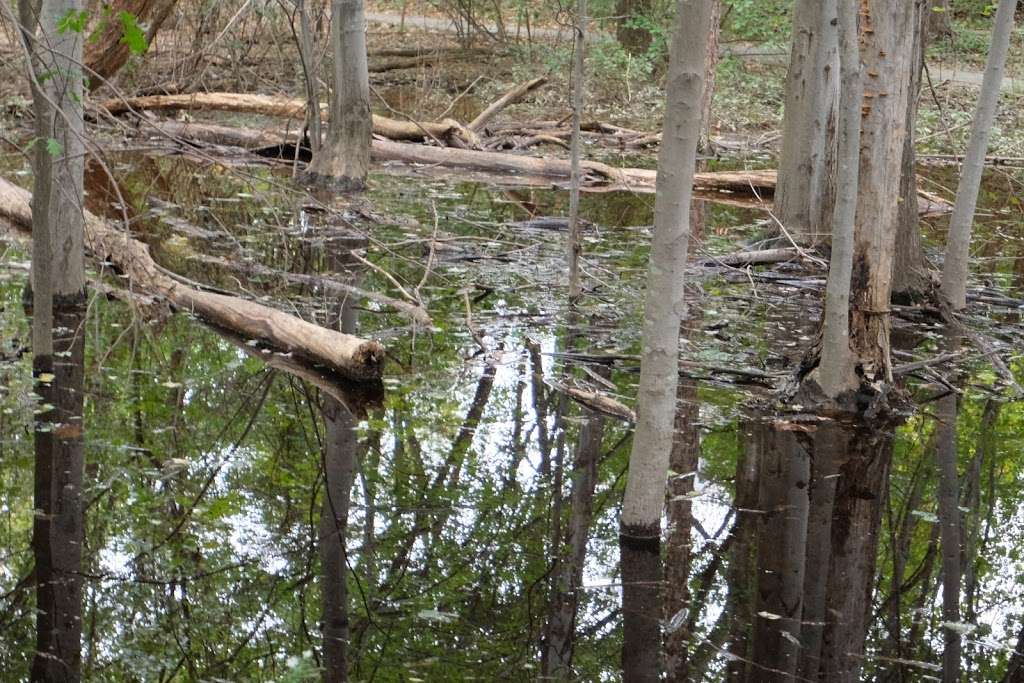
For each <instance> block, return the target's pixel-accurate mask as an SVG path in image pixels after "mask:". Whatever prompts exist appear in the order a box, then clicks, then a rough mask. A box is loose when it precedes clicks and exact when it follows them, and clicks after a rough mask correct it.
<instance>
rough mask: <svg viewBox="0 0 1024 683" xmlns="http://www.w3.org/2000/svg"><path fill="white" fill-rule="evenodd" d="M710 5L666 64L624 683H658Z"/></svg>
mask: <svg viewBox="0 0 1024 683" xmlns="http://www.w3.org/2000/svg"><path fill="white" fill-rule="evenodd" d="M710 20H711V1H710V0H680V2H679V5H678V11H677V19H676V27H675V32H674V35H673V38H672V46H671V53H670V58H669V60H670V61H669V72H668V92H667V105H666V112H665V124H664V134H663V137H662V143H661V149H660V151H659V154H658V168H659V173H658V180H657V193H656V197H655V210H654V213H655V219H654V223H655V227H654V238H653V242H652V245H651V261H650V268H649V271H648V276H647V294H646V302H645V306H644V328H643V351H642V357H641V365H640V385H639V391H638V397H637V425H636V430H635V432H634V436H633V447H632V450H631V452H630V461H629V474H628V479H627V482H626V493H625V497H624V499H623V507H622V517H621V520H620V530H619V543H620V550H621V566H622V583H623V633H624V640H623V650H622V654H623V662H622V663H623V671H624V677H625V680H627V681H655V680H657V679H658V676H659V672H658V670H659V666H658V653H659V651H660V645H661V642H660V624H659V620H660V618H661V612H662V610H661V605H660V599H659V597H660V596H659V592H660V581H661V557H660V545H661V513H662V510H663V508H664V501H665V484H666V479H667V475H668V463H669V454H670V451H671V448H672V432H673V422H674V419H675V412H676V411H675V402H676V400H675V399H676V387H677V384H678V379H679V324H680V322H681V320H682V316H683V314H684V300H683V284H684V283H683V280H684V278H683V274H684V272H685V268H686V257H687V247H688V239H689V211H690V199H691V195H692V186H693V174H694V168H695V165H696V154H697V142H698V139H699V137H700V106H699V105H700V102H701V100H702V96H703V88H704V83H703V81H704V41H705V40H706V39H707V35H708V32H709V29H710Z"/></svg>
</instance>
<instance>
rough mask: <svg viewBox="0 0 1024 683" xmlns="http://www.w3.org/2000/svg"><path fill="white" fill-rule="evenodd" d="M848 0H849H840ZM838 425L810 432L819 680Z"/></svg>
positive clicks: (809, 627)
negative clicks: (813, 432) (812, 445)
mask: <svg viewBox="0 0 1024 683" xmlns="http://www.w3.org/2000/svg"><path fill="white" fill-rule="evenodd" d="M839 1H840V2H846V0H839ZM836 430H837V427H836V426H835V425H830V424H826V425H822V427H821V429H820V430H819V431H818V432H817V433H815V434H813V435H811V437H810V438H811V439H812V440H813V443H814V447H813V448H812V453H813V459H812V460H811V468H812V476H811V487H810V492H809V496H810V507H809V510H808V521H807V569H806V572H805V573H804V609H803V617H802V621H803V624H802V628H801V632H800V643H801V650H800V667H799V669H798V671H799V675H800V677H801V678H802V679H805V680H812V681H813V680H817V676H818V671H819V669H820V668H821V645H822V641H823V639H824V635H825V623H826V621H827V620H828V618H829V614H828V611H827V609H826V598H827V594H828V576H829V567H831V565H832V515H833V512H834V511H835V502H836V480H837V479H838V475H839V472H838V468H837V467H836V462H835V454H834V452H833V451H832V448H831V446H832V445H833V444H835V443H836V442H837V439H838V436H837V435H836V434H835V431H836Z"/></svg>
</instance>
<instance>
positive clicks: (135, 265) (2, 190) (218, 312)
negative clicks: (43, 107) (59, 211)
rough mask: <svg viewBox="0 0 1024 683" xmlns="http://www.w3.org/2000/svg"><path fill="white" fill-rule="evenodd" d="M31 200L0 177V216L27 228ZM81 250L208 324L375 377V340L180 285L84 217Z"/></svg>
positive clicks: (145, 252)
mask: <svg viewBox="0 0 1024 683" xmlns="http://www.w3.org/2000/svg"><path fill="white" fill-rule="evenodd" d="M31 198H32V195H31V194H30V193H29V192H28V191H27V190H23V189H21V188H20V187H17V186H16V185H13V184H12V183H10V182H8V181H7V180H4V179H2V178H0V217H3V218H6V219H7V220H9V221H10V222H12V223H14V224H16V225H19V226H21V227H22V228H28V229H30V226H31V225H32V210H31V208H30V201H31ZM85 248H86V250H87V251H88V252H89V253H91V254H92V256H93V257H94V258H96V259H98V260H100V261H107V262H110V263H111V264H113V265H114V267H115V268H116V269H117V270H118V271H119V272H120V273H121V275H123V276H124V277H126V278H127V280H128V283H129V286H130V287H131V288H132V289H135V290H141V291H144V292H146V293H147V294H151V295H157V296H160V297H163V298H164V299H166V300H167V301H168V302H169V303H170V304H171V305H172V306H173V307H175V308H176V309H179V310H183V311H188V312H191V313H194V314H196V315H197V316H199V317H200V318H202V319H203V320H205V321H207V322H209V323H211V324H213V325H217V326H219V327H223V328H224V329H227V330H230V331H232V332H235V333H236V334H240V335H242V336H244V337H246V338H247V339H257V340H263V341H266V342H267V343H268V344H269V345H271V346H274V347H276V348H278V349H281V350H282V351H285V352H288V353H295V354H296V355H299V356H302V357H304V358H306V359H307V360H309V361H312V362H313V363H317V364H320V365H324V366H326V367H328V368H330V369H332V370H334V371H336V372H338V373H340V374H342V375H344V376H345V377H349V378H351V379H355V380H366V379H375V378H378V377H380V375H381V370H382V368H383V365H384V347H383V346H382V345H381V344H380V342H377V341H367V340H365V339H360V338H359V337H355V336H353V335H350V334H343V333H341V332H336V331H334V330H329V329H327V328H324V327H320V326H319V325H315V324H313V323H310V322H307V321H305V320H302V319H300V318H296V317H295V316H293V315H289V314H287V313H284V312H282V311H278V310H277V309H274V308H270V307H268V306H264V305H262V304H258V303H256V302H254V301H247V300H245V299H241V298H239V297H235V296H228V295H224V294H215V293H213V292H207V291H203V290H200V289H197V288H195V287H191V286H189V285H186V284H183V283H181V282H179V281H178V280H176V279H175V278H174V277H172V275H171V274H169V273H168V272H167V271H166V270H165V269H163V268H162V267H160V265H159V264H157V263H156V262H155V261H154V260H153V257H152V256H150V254H149V247H147V246H146V245H145V244H143V243H142V242H140V241H138V240H136V239H134V238H132V237H131V236H129V235H128V233H126V232H123V231H121V230H118V229H116V228H114V227H113V226H112V225H110V224H108V223H107V222H106V221H104V220H103V219H102V218H98V217H97V216H94V215H92V214H89V213H86V215H85Z"/></svg>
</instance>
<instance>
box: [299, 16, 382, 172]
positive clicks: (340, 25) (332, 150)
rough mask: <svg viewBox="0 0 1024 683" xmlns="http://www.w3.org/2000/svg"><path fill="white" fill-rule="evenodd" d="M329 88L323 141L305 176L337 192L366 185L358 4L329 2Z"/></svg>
mask: <svg viewBox="0 0 1024 683" xmlns="http://www.w3.org/2000/svg"><path fill="white" fill-rule="evenodd" d="M331 52H332V54H333V55H334V70H333V72H332V75H333V88H332V89H331V106H330V114H329V124H328V126H329V127H328V130H327V140H326V141H325V143H324V146H323V147H322V148H321V150H320V154H319V155H317V156H315V157H314V158H313V162H312V164H310V167H309V172H308V176H309V179H310V180H311V181H313V182H316V183H321V184H327V185H330V186H332V187H336V188H338V189H342V190H361V189H363V188H364V187H366V175H367V173H369V170H370V135H371V131H372V130H373V119H372V116H371V115H370V80H369V73H368V70H367V64H366V19H365V16H364V11H363V0H332V2H331Z"/></svg>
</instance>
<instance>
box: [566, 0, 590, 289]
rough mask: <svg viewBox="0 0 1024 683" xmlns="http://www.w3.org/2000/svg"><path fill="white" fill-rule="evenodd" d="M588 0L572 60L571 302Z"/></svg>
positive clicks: (583, 1)
mask: <svg viewBox="0 0 1024 683" xmlns="http://www.w3.org/2000/svg"><path fill="white" fill-rule="evenodd" d="M586 31H587V0H578V2H577V4H576V30H575V36H576V39H575V41H574V43H573V48H574V49H573V60H572V144H571V149H570V157H571V164H572V168H571V170H570V180H569V183H570V187H569V237H568V249H569V303H570V304H575V302H576V301H577V299H579V297H580V255H581V253H582V245H581V244H580V119H581V118H582V116H583V97H584V92H585V88H586V79H585V77H584V73H583V67H584V64H583V58H584V56H585V54H586V36H587V34H586Z"/></svg>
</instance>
